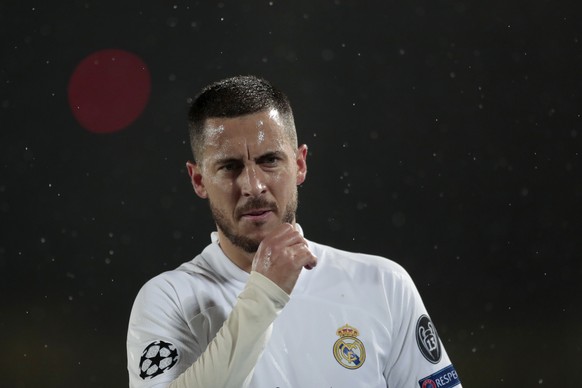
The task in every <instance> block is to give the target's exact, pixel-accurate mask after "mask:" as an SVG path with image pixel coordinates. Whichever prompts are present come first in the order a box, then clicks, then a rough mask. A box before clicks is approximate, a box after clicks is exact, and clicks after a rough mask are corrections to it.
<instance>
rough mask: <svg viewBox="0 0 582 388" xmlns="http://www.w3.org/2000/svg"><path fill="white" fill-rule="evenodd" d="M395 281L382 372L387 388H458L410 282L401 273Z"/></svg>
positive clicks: (417, 294)
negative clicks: (386, 358)
mask: <svg viewBox="0 0 582 388" xmlns="http://www.w3.org/2000/svg"><path fill="white" fill-rule="evenodd" d="M395 278H396V281H395V282H393V283H392V287H393V288H392V289H391V291H390V292H391V295H392V298H393V300H392V304H393V306H394V310H393V314H392V319H393V328H394V337H393V345H394V348H393V353H392V354H393V356H392V357H391V362H390V364H389V365H388V367H387V370H386V371H385V375H386V381H387V382H388V386H389V387H422V388H424V387H443V388H452V387H456V388H461V383H460V380H459V376H458V375H457V372H456V371H455V369H454V367H453V365H452V364H451V361H450V359H449V356H448V355H447V352H446V351H445V349H444V347H443V344H442V343H441V341H440V339H439V336H438V333H437V331H436V327H435V325H434V324H433V322H432V321H431V319H430V317H429V315H428V312H427V310H426V308H425V306H424V304H423V302H422V299H421V297H420V294H419V293H418V290H417V288H416V286H415V285H414V283H413V281H412V279H411V278H410V276H409V275H408V273H406V272H405V271H404V269H402V270H401V272H400V273H397V274H396V275H395Z"/></svg>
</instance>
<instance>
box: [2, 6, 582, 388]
mask: <svg viewBox="0 0 582 388" xmlns="http://www.w3.org/2000/svg"><path fill="white" fill-rule="evenodd" d="M580 17H581V15H580V12H579V10H578V9H576V8H575V6H574V2H572V3H567V2H561V1H543V0H533V1H435V0H426V1H417V0H413V1H401V2H395V1H375V2H368V1H356V0H350V1H348V0H336V1H328V0H325V1H323V0H322V1H282V0H273V1H271V2H269V1H223V2H215V1H203V2H184V1H161V0H156V1H149V2H145V1H141V2H127V1H105V0H99V1H93V0H86V1H61V2H40V1H30V0H26V1H1V2H0V36H1V37H2V38H1V39H2V46H1V47H2V48H1V50H2V51H1V57H0V59H1V61H0V104H1V105H0V120H1V121H0V125H1V127H0V144H1V149H0V174H1V175H0V220H1V221H0V228H1V229H0V274H1V275H2V276H1V281H0V295H1V297H0V306H1V311H0V336H1V346H2V352H1V353H0V354H1V355H0V365H1V368H0V369H1V370H2V376H1V379H0V386H2V387H4V386H5V387H38V386H43V387H79V386H83V387H123V386H127V372H126V359H125V335H126V327H127V321H128V317H129V312H130V308H131V305H132V302H133V299H134V297H135V295H136V293H137V291H138V289H139V288H140V286H141V285H142V284H143V283H144V282H145V281H146V280H148V279H149V278H151V277H152V276H154V275H156V274H158V273H160V272H162V271H164V270H168V269H172V268H175V267H176V266H178V265H179V264H180V263H182V262H184V261H187V260H189V259H191V258H192V257H193V256H194V255H195V254H197V253H198V252H199V251H200V250H201V249H202V248H203V247H204V246H205V245H206V244H208V242H209V241H210V239H209V233H210V231H211V230H212V228H213V224H212V222H211V218H210V216H209V214H208V211H207V204H206V202H205V201H202V200H200V199H198V198H197V197H196V196H195V195H194V193H193V191H192V189H191V186H190V184H189V181H188V177H187V173H186V170H185V168H184V164H185V161H186V160H187V159H189V158H191V156H190V150H189V146H188V139H187V132H186V112H187V108H188V99H189V98H192V97H194V96H195V94H196V93H197V92H198V90H199V89H200V88H201V87H202V86H204V85H205V84H207V83H209V82H211V81H214V80H216V79H220V78H224V77H226V76H231V75H236V74H257V75H260V76H263V77H265V78H267V79H269V80H270V81H272V82H273V83H274V84H275V85H277V86H278V87H280V88H281V89H283V90H284V91H286V92H287V94H288V95H289V97H290V99H291V101H292V104H293V106H294V110H295V117H296V122H297V126H298V130H299V133H300V141H302V142H304V143H307V144H308V145H309V147H310V148H309V149H310V152H309V159H308V162H309V174H308V179H307V181H306V183H305V184H304V185H303V187H302V188H301V189H300V200H301V204H300V210H299V222H300V223H301V225H302V226H303V228H304V230H305V233H306V236H307V237H308V238H309V239H311V240H314V241H318V242H321V243H326V244H329V245H334V246H337V247H339V248H343V249H347V250H354V251H363V252H367V253H374V254H379V255H382V256H385V257H389V258H391V259H393V260H395V261H397V262H399V263H400V264H402V265H403V266H404V267H405V268H406V269H407V270H408V271H409V272H410V273H411V275H412V276H413V278H414V279H415V281H416V283H417V286H418V288H419V290H420V292H421V294H422V296H423V298H424V301H425V304H426V306H427V308H428V310H429V312H430V314H431V316H432V318H433V320H434V321H435V323H436V325H437V328H438V329H439V333H440V335H441V338H442V340H443V342H444V344H445V346H446V349H447V351H448V353H449V355H450V357H451V358H452V360H453V362H454V364H455V366H456V368H457V371H458V372H459V374H460V376H461V380H462V381H463V383H464V385H465V386H466V387H497V386H500V387H503V386H507V387H515V386H524V387H525V386H527V387H531V386H539V385H542V386H550V387H561V386H570V385H573V384H574V383H573V381H576V380H577V376H579V368H580V365H582V325H581V323H580V322H581V320H582V311H581V310H582V306H581V302H580V297H581V296H582V295H581V294H582V293H581V287H580V280H579V279H580V277H581V276H582V266H581V260H580V259H581V258H582V257H581V244H580V235H581V232H582V225H581V220H580V219H581V216H582V206H581V205H580V203H581V200H582V174H581V167H582V165H581V155H580V153H581V152H582V148H581V146H582V117H581V115H582V96H581V94H582V89H581V86H582V77H581V71H582V51H581V50H582V42H580V40H581V39H582V27H581V26H582V23H581V22H580ZM109 48H116V49H122V50H127V51H129V52H133V53H135V54H136V55H138V56H139V57H141V58H142V59H143V61H144V62H145V63H146V64H147V66H148V68H149V71H150V73H151V84H152V91H151V95H150V98H149V101H148V104H147V107H146V108H145V110H144V112H143V114H142V115H141V116H140V117H139V118H138V119H137V120H136V121H135V122H133V123H132V124H131V125H129V126H128V127H126V128H124V129H123V130H120V131H117V132H114V133H110V134H97V133H93V132H90V131H88V130H86V129H84V128H83V127H82V126H81V125H80V124H79V123H78V122H77V121H76V120H75V118H74V117H73V115H72V113H71V109H70V108H69V101H68V99H67V86H68V82H69V79H70V77H71V75H72V73H73V71H74V69H75V68H76V66H77V65H78V64H79V62H80V61H81V60H82V59H83V58H85V57H86V56H88V55H90V54H91V53H94V52H96V51H99V50H102V49H109ZM306 325H308V322H307V323H306ZM298 330H301V328H298ZM298 373H300V372H298ZM294 388H298V387H294Z"/></svg>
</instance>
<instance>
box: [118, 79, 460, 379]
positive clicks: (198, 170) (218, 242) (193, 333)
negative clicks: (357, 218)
mask: <svg viewBox="0 0 582 388" xmlns="http://www.w3.org/2000/svg"><path fill="white" fill-rule="evenodd" d="M190 138H191V144H192V149H193V152H194V160H195V162H193V163H191V162H188V163H187V168H188V173H189V175H190V179H191V182H192V186H193V188H194V191H195V192H196V194H197V195H198V196H199V197H201V198H204V199H208V201H209V205H210V209H211V211H212V215H213V217H214V220H215V222H216V227H217V231H216V232H214V233H212V235H211V238H212V242H211V244H210V245H208V246H207V247H206V248H205V249H204V250H203V252H202V253H201V254H199V255H198V256H196V257H195V258H194V259H193V260H192V261H190V262H187V263H184V264H182V265H181V266H180V267H179V268H177V269H176V270H173V271H169V272H166V273H163V274H161V275H159V276H157V277H155V278H153V279H152V280H150V281H149V282H148V283H146V284H145V285H144V286H143V288H142V289H141V290H140V292H139V294H138V296H137V298H136V301H135V303H134V306H133V309H132V313H131V318H130V322H129V329H128V339H127V349H128V370H129V377H130V386H132V387H168V386H169V387H183V388H186V387H212V388H218V387H237V388H238V387H265V388H275V387H282V388H283V387H285V388H309V387H317V388H321V387H350V388H353V387H366V388H371V387H391V388H394V387H413V386H420V387H423V388H425V387H437V386H438V387H454V386H460V382H459V378H458V376H457V373H456V372H455V370H454V368H453V366H452V365H451V363H450V360H449V358H448V356H447V354H446V352H445V350H444V348H443V347H442V344H441V343H440V340H439V338H438V335H437V332H436V330H435V328H434V326H433V324H432V322H431V320H430V318H429V317H428V314H427V312H426V310H425V308H424V306H423V304H422V301H421V299H420V296H419V295H418V292H417V290H416V288H415V286H414V284H413V282H412V280H411V279H410V277H409V276H408V274H407V273H406V272H405V271H404V270H403V269H402V268H401V267H400V266H399V265H397V264H396V263H394V262H392V261H390V260H388V259H384V258H380V257H375V256H370V255H364V254H356V253H350V252H345V251H341V250H338V249H334V248H331V247H328V246H324V245H321V244H317V243H314V242H312V241H309V240H307V239H305V238H304V237H303V232H302V229H301V227H300V226H299V225H298V224H297V223H296V222H295V213H296V209H297V186H298V185H300V184H302V183H303V182H304V181H305V178H306V174H307V164H306V157H307V146H306V145H301V146H298V143H297V135H296V131H295V124H294V120H293V113H292V110H291V107H290V105H289V102H288V100H287V98H286V97H285V95H284V94H283V93H281V92H280V91H278V90H277V89H275V88H273V87H272V86H271V85H270V84H269V83H268V82H267V81H265V80H262V79H259V78H256V77H252V76H247V77H234V78H230V79H226V80H222V81H219V82H217V83H214V84H212V85H210V86H208V87H206V88H205V89H204V90H203V91H202V92H201V93H200V94H199V95H198V97H197V98H196V99H195V101H194V102H193V104H192V107H191V109H190Z"/></svg>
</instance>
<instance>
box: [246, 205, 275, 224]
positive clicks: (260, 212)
mask: <svg viewBox="0 0 582 388" xmlns="http://www.w3.org/2000/svg"><path fill="white" fill-rule="evenodd" d="M271 214H273V209H270V208H261V209H252V210H247V211H245V212H244V213H243V214H242V215H241V218H242V219H245V220H249V221H264V220H266V219H267V218H268V217H269V216H270V215H271Z"/></svg>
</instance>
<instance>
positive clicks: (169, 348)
mask: <svg viewBox="0 0 582 388" xmlns="http://www.w3.org/2000/svg"><path fill="white" fill-rule="evenodd" d="M177 362H178V349H176V347H175V346H174V345H173V344H171V343H169V342H164V341H154V342H152V343H151V344H149V345H148V346H147V347H146V348H145V349H144V351H143V353H142V355H141V359H140V362H139V372H140V373H139V376H140V377H141V378H142V379H144V380H148V379H152V378H154V377H156V376H157V375H161V374H162V373H164V372H165V371H167V370H169V369H170V368H172V367H173V366H174V365H176V363H177Z"/></svg>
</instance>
